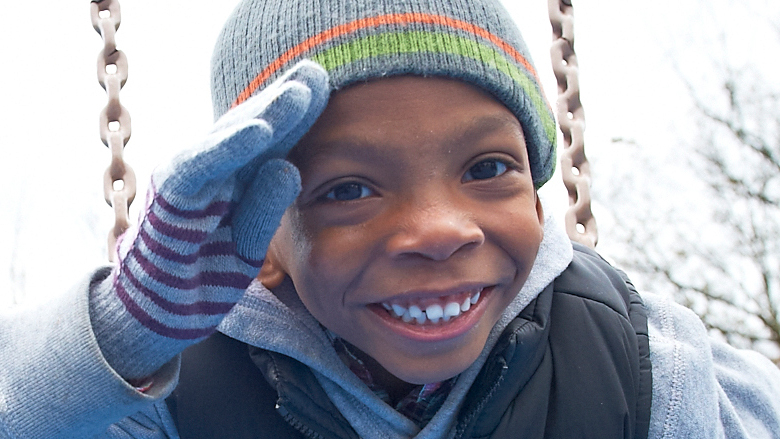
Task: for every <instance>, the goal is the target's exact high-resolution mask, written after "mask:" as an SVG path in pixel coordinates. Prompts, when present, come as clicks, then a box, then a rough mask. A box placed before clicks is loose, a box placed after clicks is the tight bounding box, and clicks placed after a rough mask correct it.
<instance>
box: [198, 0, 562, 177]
mask: <svg viewBox="0 0 780 439" xmlns="http://www.w3.org/2000/svg"><path fill="white" fill-rule="evenodd" d="M304 58H308V59H312V60H314V61H316V62H318V63H319V64H321V65H322V66H323V67H325V69H326V70H327V71H328V73H329V74H330V81H331V86H332V88H333V89H334V90H335V89H339V88H342V87H345V86H347V85H349V84H351V83H354V82H358V81H365V80H368V79H372V78H381V77H386V76H393V75H404V74H412V75H421V76H446V77H451V78H457V79H460V80H463V81H466V82H468V83H471V84H474V85H476V86H478V87H481V88H482V89H484V90H486V91H488V92H489V93H491V94H492V95H493V96H495V97H496V98H497V99H498V100H500V101H501V102H503V103H504V105H506V106H507V108H509V109H510V110H511V111H512V112H513V113H514V114H515V116H516V117H517V119H518V120H519V121H520V123H521V125H522V126H523V131H524V134H525V137H526V142H527V144H528V145H527V146H528V155H529V159H530V162H531V173H532V175H533V179H534V184H535V185H536V187H540V186H542V185H543V184H544V183H545V182H547V180H549V179H550V177H551V176H552V173H553V170H554V168H555V142H556V131H555V119H554V118H553V115H552V111H551V109H550V107H549V104H548V103H547V101H546V99H545V96H544V93H543V92H542V89H541V86H540V84H539V78H538V77H537V75H536V70H535V69H534V67H533V65H532V63H531V58H530V56H529V55H528V49H527V48H526V46H525V43H524V42H523V39H522V37H521V36H520V32H519V30H518V29H517V26H516V25H515V24H514V22H513V21H512V19H511V18H510V17H509V14H508V13H507V12H506V10H505V9H504V8H503V6H502V5H501V4H499V2H498V0H243V1H242V2H241V3H240V4H239V5H238V7H237V8H236V10H235V11H234V12H233V14H232V15H231V16H230V18H229V19H228V21H227V23H226V24H225V27H224V29H223V30H222V33H221V35H220V37H219V39H218V40H217V45H216V48H215V51H214V56H213V58H212V72H211V74H212V80H211V91H212V100H213V104H214V115H215V117H217V118H218V117H220V116H221V115H223V114H224V113H225V112H227V110H228V109H230V108H231V107H232V106H235V105H238V104H240V103H241V102H243V101H244V100H246V99H247V98H248V97H249V96H251V95H252V94H253V93H255V92H256V91H258V90H260V89H262V88H263V87H265V86H266V85H267V84H270V83H271V82H273V80H274V79H276V78H277V77H278V76H279V75H281V74H282V73H283V72H284V71H285V70H286V69H287V68H289V67H291V66H292V65H294V64H295V63H296V62H297V61H299V60H301V59H304Z"/></svg>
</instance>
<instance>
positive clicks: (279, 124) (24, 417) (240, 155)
mask: <svg viewBox="0 0 780 439" xmlns="http://www.w3.org/2000/svg"><path fill="white" fill-rule="evenodd" d="M327 81H328V78H327V73H325V71H324V70H323V69H322V68H321V67H319V66H318V65H316V64H314V63H311V62H302V63H299V64H298V65H296V66H295V67H293V68H292V69H291V70H290V71H288V72H287V73H286V74H285V75H284V76H283V77H282V78H280V79H279V80H277V81H276V82H275V83H273V84H271V85H270V86H268V87H267V88H266V89H264V90H263V91H262V92H260V93H259V94H257V95H255V96H254V97H252V98H250V99H249V100H247V101H246V102H244V103H243V104H241V105H239V106H238V107H235V108H233V109H232V110H230V111H229V112H228V113H226V114H225V115H224V116H223V117H222V118H220V119H219V120H218V121H217V122H216V124H215V126H214V128H213V130H212V132H211V134H210V135H209V136H208V137H207V138H206V139H205V140H204V141H203V142H202V143H201V144H200V145H197V146H196V147H194V148H192V149H190V150H187V151H184V152H183V153H182V154H180V155H179V156H178V157H177V158H175V159H174V160H173V161H172V162H171V163H169V164H168V165H167V166H166V167H164V168H161V169H160V170H159V171H156V172H155V173H154V175H153V176H152V182H151V185H150V193H149V196H148V198H147V205H146V208H145V209H144V212H143V216H142V219H141V221H140V224H139V225H138V226H137V227H135V228H133V229H130V230H128V232H126V233H125V234H124V235H123V236H122V237H121V238H120V241H119V243H118V254H119V261H118V264H117V266H116V267H113V269H105V270H100V271H99V272H98V273H96V275H95V276H93V278H92V279H90V281H88V282H85V284H83V285H81V286H80V287H79V288H77V290H76V291H75V292H73V293H72V294H70V295H67V296H63V297H61V298H59V299H57V300H56V301H53V302H50V303H47V304H45V306H42V307H41V308H39V309H36V310H17V311H15V312H14V313H13V314H11V315H9V316H8V317H7V318H6V317H3V319H2V321H1V322H0V325H2V328H0V329H2V330H3V331H2V335H0V341H2V344H1V345H0V356H2V357H3V360H0V368H1V369H0V438H5V437H9V438H36V439H41V438H49V437H52V438H54V437H63V438H64V437H68V438H72V437H93V436H94V435H95V434H102V433H104V432H105V431H106V428H107V427H108V425H109V424H113V423H115V422H117V421H119V420H122V419H124V418H125V417H126V416H128V415H131V414H133V413H136V412H138V411H139V410H142V412H141V413H139V414H138V416H137V417H134V421H133V422H134V423H135V424H132V425H136V426H143V424H144V423H145V422H147V421H149V420H153V419H161V418H160V417H159V416H157V417H155V415H154V414H153V413H152V412H149V410H152V407H154V403H155V402H159V401H161V399H163V398H164V397H165V396H167V395H168V394H169V393H170V392H171V391H172V390H173V387H174V386H175V382H176V375H177V372H178V361H179V360H178V357H177V355H178V354H179V353H180V352H181V351H182V350H184V349H185V348H186V347H187V346H190V345H192V344H194V343H197V342H198V341H200V340H203V339H204V338H206V337H207V336H209V335H210V334H211V333H213V332H214V331H215V330H216V326H217V325H218V324H219V322H220V321H221V320H222V318H223V317H224V316H225V315H226V314H227V313H228V312H229V311H230V309H231V308H232V307H233V305H235V303H236V302H237V301H238V300H239V299H240V298H241V296H242V295H243V293H244V290H245V288H246V287H247V286H248V285H249V283H250V282H251V281H252V279H253V278H254V277H255V276H256V275H257V272H258V271H259V268H260V265H261V264H262V258H263V257H264V256H265V251H266V248H267V246H268V243H269V241H270V240H271V237H272V236H273V233H274V232H275V230H276V228H277V227H278V224H279V220H280V218H281V216H282V214H283V212H284V210H285V209H286V208H287V206H288V205H289V203H291V202H292V201H293V200H294V199H295V197H296V196H297V193H298V191H299V190H300V176H299V175H298V171H297V169H295V167H293V166H292V164H290V163H289V162H287V161H285V160H283V158H284V157H285V156H286V155H287V152H288V151H289V149H290V148H291V147H292V146H293V145H294V144H295V143H297V142H298V140H299V139H300V137H301V136H302V135H303V134H304V133H305V132H306V131H308V129H309V127H310V126H311V124H312V123H314V121H315V120H316V118H317V117H318V116H319V114H320V113H321V111H322V110H323V109H324V107H325V105H326V103H327V99H328V95H329V88H328V83H327ZM21 344H24V345H25V351H24V354H23V355H19V356H15V355H13V353H11V352H13V346H19V345H21ZM27 346H29V348H27ZM3 366H7V367H3ZM158 405H159V404H158ZM160 407H162V406H160ZM149 413H152V415H149V416H147V415H148V414H149ZM46 414H51V416H47V415H46ZM152 423H153V424H154V423H155V422H152ZM161 423H163V424H164V423H165V422H164V420H162V421H161ZM122 424H124V426H122V425H119V424H117V425H115V426H113V427H112V431H113V432H116V434H117V435H114V433H112V432H108V433H105V434H104V437H105V436H106V435H108V436H107V437H138V438H147V437H148V438H151V437H164V436H155V435H153V436H147V435H141V436H132V435H131V436H128V434H126V433H127V431H126V430H127V429H125V431H124V432H121V431H120V430H122V429H123V428H125V427H126V426H127V425H131V424H127V422H125V421H123V422H122ZM158 427H159V430H164V429H165V428H167V427H166V426H165V425H160V426H158ZM139 431H141V430H139ZM155 434H156V433H155Z"/></svg>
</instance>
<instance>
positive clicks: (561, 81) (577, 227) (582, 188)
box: [548, 0, 598, 248]
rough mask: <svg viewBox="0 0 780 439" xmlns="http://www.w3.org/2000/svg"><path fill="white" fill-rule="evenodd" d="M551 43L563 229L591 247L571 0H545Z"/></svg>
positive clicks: (594, 238) (593, 237)
mask: <svg viewBox="0 0 780 439" xmlns="http://www.w3.org/2000/svg"><path fill="white" fill-rule="evenodd" d="M548 7H549V14H550V23H551V24H552V29H553V43H552V48H551V49H550V55H551V58H552V67H553V73H555V79H556V80H557V81H558V106H557V107H558V124H559V125H560V127H561V132H562V133H563V152H562V153H561V175H562V177H563V184H564V186H566V190H567V191H568V193H569V209H568V210H567V212H566V233H567V234H568V235H569V238H570V239H572V240H573V241H576V242H579V243H581V244H583V245H586V246H588V247H590V248H595V247H596V243H597V242H598V230H597V228H596V219H595V218H594V217H593V212H592V211H591V199H590V165H589V164H588V159H587V158H586V157H585V142H584V139H583V133H584V131H585V113H584V111H583V109H582V103H581V102H580V88H579V79H578V76H577V55H576V53H575V52H574V14H573V8H572V4H571V0H548Z"/></svg>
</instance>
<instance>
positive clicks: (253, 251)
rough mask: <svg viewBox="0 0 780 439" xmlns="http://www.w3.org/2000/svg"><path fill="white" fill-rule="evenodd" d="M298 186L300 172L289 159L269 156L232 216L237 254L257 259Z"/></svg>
mask: <svg viewBox="0 0 780 439" xmlns="http://www.w3.org/2000/svg"><path fill="white" fill-rule="evenodd" d="M300 190H301V176H300V173H299V172H298V169H297V168H296V167H295V166H293V164H292V163H290V162H288V161H286V160H282V159H272V160H269V161H268V162H266V163H265V164H263V166H262V167H260V169H259V170H258V172H257V175H256V177H255V178H254V180H252V182H251V183H250V184H249V186H247V188H246V191H245V192H244V195H243V197H242V198H241V200H240V201H239V204H238V206H237V207H236V210H235V211H234V216H233V240H234V241H235V243H236V250H237V251H238V254H239V255H240V256H242V257H244V258H247V259H250V260H253V261H260V260H262V259H263V258H264V257H265V252H266V250H267V249H268V244H269V243H270V242H271V238H272V237H273V235H274V233H276V229H277V228H278V227H279V222H280V221H281V219H282V215H283V214H284V211H285V210H286V209H287V207H288V206H289V205H290V204H291V203H292V202H293V201H295V198H296V197H297V196H298V193H299V192H300Z"/></svg>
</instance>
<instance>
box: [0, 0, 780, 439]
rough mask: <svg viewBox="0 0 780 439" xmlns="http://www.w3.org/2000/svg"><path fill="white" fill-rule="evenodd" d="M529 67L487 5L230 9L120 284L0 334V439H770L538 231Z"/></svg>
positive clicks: (495, 9) (550, 134) (577, 253)
mask: <svg viewBox="0 0 780 439" xmlns="http://www.w3.org/2000/svg"><path fill="white" fill-rule="evenodd" d="M526 52H527V51H526V49H525V46H524V44H523V42H522V39H521V38H520V35H519V33H517V30H516V29H515V27H514V25H513V24H512V23H511V21H510V20H509V18H508V17H507V14H506V12H505V11H504V10H503V9H502V8H501V7H500V5H498V4H497V2H495V1H492V0H476V1H475V0H406V1H398V0H395V1H392V0H374V1H350V2H343V1H336V0H331V1H319V2H313V1H304V0H276V1H270V0H268V1H265V0H246V1H244V2H242V3H241V4H240V5H239V6H238V8H237V9H236V11H235V13H234V15H233V16H232V17H231V19H230V20H229V21H228V23H227V24H226V26H225V30H224V31H223V34H222V36H221V37H220V41H219V42H218V44H217V50H216V52H215V57H214V61H213V68H214V72H213V87H212V89H213V95H214V107H215V114H216V115H217V116H218V117H219V119H218V120H217V122H216V124H215V127H214V129H213V130H212V134H211V135H210V136H209V137H208V138H207V139H205V140H204V142H203V143H202V144H201V145H199V146H198V147H196V148H193V149H192V150H190V151H187V152H185V153H183V154H182V155H181V156H179V157H178V158H177V159H176V160H174V161H173V162H172V163H171V164H169V165H168V166H167V167H166V168H163V169H161V170H160V171H158V172H156V173H155V175H154V176H153V180H152V189H151V191H150V195H149V198H148V203H147V208H146V209H145V212H144V218H143V219H142V221H141V223H140V225H139V227H138V228H137V229H135V230H133V231H130V232H129V233H127V234H126V235H125V236H124V237H123V238H122V240H121V242H120V243H119V255H120V263H119V264H118V266H117V267H115V268H113V269H108V268H107V269H103V270H99V271H98V272H96V273H95V274H94V275H93V276H92V277H91V279H90V280H89V281H88V282H87V283H86V284H85V285H83V286H82V287H81V288H79V289H77V290H75V291H74V292H73V293H72V294H71V295H69V296H64V297H63V298H61V299H59V301H58V302H55V303H52V304H49V305H48V306H46V307H44V308H42V309H40V310H37V311H36V315H35V318H36V320H37V321H38V322H39V323H38V326H36V331H34V333H32V334H30V333H27V332H28V331H29V328H30V327H33V326H32V325H31V324H30V322H31V321H32V318H33V316H32V313H31V312H27V313H25V312H21V311H20V312H18V313H16V314H14V315H11V316H8V317H7V318H5V319H4V320H3V326H4V327H3V328H2V329H3V331H2V334H3V335H2V336H0V337H3V338H2V340H3V343H2V346H7V345H9V343H10V341H11V340H13V341H15V342H18V343H23V346H25V349H26V353H25V355H23V356H19V357H13V356H10V355H4V356H3V360H2V362H3V367H2V369H1V370H2V371H3V372H2V375H0V396H2V398H0V436H2V437H9V438H10V437H14V438H16V437H35V438H43V437H78V438H81V437H106V438H128V437H129V438H163V437H168V438H175V437H183V438H195V437H229V438H243V437H258V438H278V437H285V438H287V437H290V438H295V437H324V438H358V437H361V438H410V437H416V438H452V437H458V438H460V437H463V438H471V437H491V438H510V437H532V438H536V437H538V438H542V437H546V438H553V437H555V438H562V437H577V438H579V437H592V438H613V437H626V438H629V437H640V438H642V437H723V436H726V437H777V432H778V431H780V425H778V422H780V421H778V419H780V416H779V413H780V402H779V401H778V397H777V395H778V392H780V373H778V371H777V370H776V369H774V367H773V366H772V365H771V363H769V362H768V361H767V360H765V359H762V358H759V357H758V356H756V355H753V354H749V353H738V352H736V351H734V350H733V349H731V348H729V347H727V346H722V345H718V344H710V343H708V342H707V340H706V331H705V330H704V328H703V326H702V325H701V323H700V322H699V321H698V320H697V319H696V318H695V317H694V316H692V314H690V313H689V312H687V311H685V310H683V309H681V308H679V307H676V306H675V305H671V304H669V303H667V302H664V301H662V300H660V299H658V298H655V297H652V296H648V297H646V298H645V304H644V306H643V304H642V300H641V299H640V298H639V296H638V294H636V292H635V291H634V290H633V287H632V286H631V285H630V283H628V282H627V280H626V279H625V278H624V277H623V276H622V275H621V274H620V273H619V272H617V271H615V270H613V269H611V268H610V267H609V266H608V265H607V264H606V263H604V262H603V261H601V260H600V259H599V258H598V256H597V255H595V254H594V253H591V252H588V251H586V250H584V249H581V248H576V249H572V245H571V243H570V242H569V241H568V239H567V238H566V237H565V235H564V234H563V233H562V232H561V231H560V229H559V228H558V227H556V225H555V224H554V221H553V220H552V218H550V217H545V215H544V213H543V209H542V205H541V202H540V200H539V198H538V196H537V194H536V189H537V188H538V187H540V186H541V185H542V184H544V183H545V182H546V181H547V180H548V179H549V178H550V175H551V174H552V170H553V160H554V156H555V154H554V145H555V126H554V121H553V119H552V116H551V113H550V110H549V108H548V106H547V105H546V103H545V100H544V97H543V94H542V92H541V90H540V88H539V85H538V80H537V78H536V76H535V73H534V70H533V67H532V65H531V63H530V60H529V59H528V57H527V56H526V55H525V54H526ZM307 59H308V60H310V61H305V60H307ZM302 60H304V61H302ZM331 90H335V91H333V93H331ZM255 277H256V278H257V280H253V279H255ZM648 322H649V325H648ZM648 327H649V334H650V337H649V339H648ZM204 340H205V341H204ZM199 342H200V343H199ZM185 349H186V350H185ZM182 351H183V352H184V353H183V354H182V355H180V354H181V353H182ZM651 367H652V375H651ZM179 377H180V379H179ZM177 382H178V385H177Z"/></svg>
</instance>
